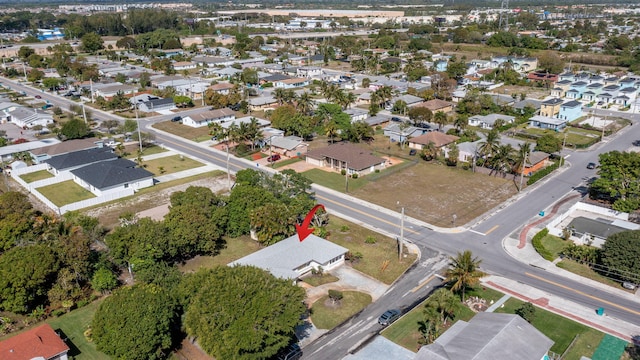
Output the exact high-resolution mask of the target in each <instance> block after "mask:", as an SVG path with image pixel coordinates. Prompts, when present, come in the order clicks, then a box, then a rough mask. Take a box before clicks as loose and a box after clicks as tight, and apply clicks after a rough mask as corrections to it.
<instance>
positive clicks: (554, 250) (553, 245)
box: [540, 234, 571, 260]
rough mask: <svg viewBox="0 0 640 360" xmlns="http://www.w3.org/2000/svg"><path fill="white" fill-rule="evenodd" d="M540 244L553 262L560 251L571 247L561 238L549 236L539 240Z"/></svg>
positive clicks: (568, 242)
mask: <svg viewBox="0 0 640 360" xmlns="http://www.w3.org/2000/svg"><path fill="white" fill-rule="evenodd" d="M540 243H541V244H542V246H543V247H544V248H545V249H546V250H547V252H549V254H551V257H552V258H553V259H554V260H555V259H557V258H558V256H560V253H561V252H562V250H564V249H566V248H567V247H569V245H571V242H570V241H567V240H564V239H562V238H561V237H557V236H554V235H549V234H547V236H545V237H543V238H542V239H540Z"/></svg>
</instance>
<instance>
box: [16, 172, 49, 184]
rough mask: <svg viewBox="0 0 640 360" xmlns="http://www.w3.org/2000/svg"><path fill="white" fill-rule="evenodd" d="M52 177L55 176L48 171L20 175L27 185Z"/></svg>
mask: <svg viewBox="0 0 640 360" xmlns="http://www.w3.org/2000/svg"><path fill="white" fill-rule="evenodd" d="M52 177H54V176H53V174H52V173H50V172H48V171H47V170H40V171H34V172H32V173H28V174H22V175H20V178H21V179H22V180H24V181H25V182H27V183H32V182H34V181H38V180H44V179H49V178H52Z"/></svg>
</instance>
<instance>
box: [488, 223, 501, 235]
mask: <svg viewBox="0 0 640 360" xmlns="http://www.w3.org/2000/svg"><path fill="white" fill-rule="evenodd" d="M498 227H500V225H496V226H494V227H492V228H491V229H489V231H487V232H486V233H484V234H485V235H489V234H491V232H492V231H493V230H495V229H497V228H498Z"/></svg>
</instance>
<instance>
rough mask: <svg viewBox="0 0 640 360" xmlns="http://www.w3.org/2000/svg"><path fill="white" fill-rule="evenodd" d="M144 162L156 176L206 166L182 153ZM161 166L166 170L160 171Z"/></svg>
mask: <svg viewBox="0 0 640 360" xmlns="http://www.w3.org/2000/svg"><path fill="white" fill-rule="evenodd" d="M142 164H143V165H144V168H145V169H146V170H147V171H150V172H152V173H153V174H154V175H156V176H158V175H166V174H171V173H177V172H180V171H183V170H188V169H193V168H197V167H201V166H204V164H203V163H201V162H199V161H195V160H193V159H190V158H188V157H186V156H182V155H172V156H166V157H163V158H160V159H154V160H149V161H143V162H142ZM161 167H162V168H163V169H164V172H161V171H160V168H161Z"/></svg>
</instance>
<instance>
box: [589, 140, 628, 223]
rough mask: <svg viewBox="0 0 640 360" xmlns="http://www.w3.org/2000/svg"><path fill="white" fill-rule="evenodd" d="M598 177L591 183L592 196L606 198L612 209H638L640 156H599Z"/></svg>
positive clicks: (624, 154)
mask: <svg viewBox="0 0 640 360" xmlns="http://www.w3.org/2000/svg"><path fill="white" fill-rule="evenodd" d="M599 160H600V164H599V165H598V175H599V177H598V178H597V179H596V180H595V181H593V182H592V183H591V187H590V189H589V190H590V192H591V195H592V196H594V195H595V196H602V195H604V196H608V197H609V198H610V199H611V201H612V202H613V208H614V209H615V210H618V211H624V212H631V211H634V210H636V209H638V208H639V207H640V183H639V182H638V178H640V154H638V153H636V152H619V151H611V152H608V153H603V154H600V156H599Z"/></svg>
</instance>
